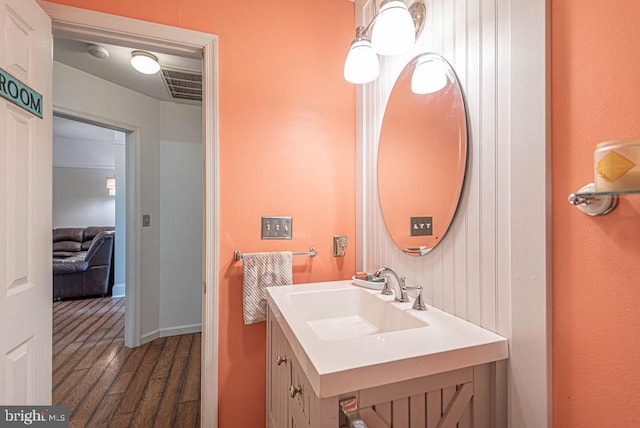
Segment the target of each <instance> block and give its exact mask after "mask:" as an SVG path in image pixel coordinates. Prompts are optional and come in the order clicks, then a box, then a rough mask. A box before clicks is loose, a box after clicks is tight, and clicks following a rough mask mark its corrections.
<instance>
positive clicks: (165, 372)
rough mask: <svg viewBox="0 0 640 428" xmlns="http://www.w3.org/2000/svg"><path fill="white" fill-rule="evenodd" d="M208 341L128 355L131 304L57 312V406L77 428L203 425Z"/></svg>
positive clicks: (187, 338) (89, 303) (71, 306)
mask: <svg viewBox="0 0 640 428" xmlns="http://www.w3.org/2000/svg"><path fill="white" fill-rule="evenodd" d="M200 343H201V334H200V333H196V334H186V335H182V336H171V337H166V338H159V339H156V340H154V341H152V342H149V343H147V344H145V345H142V346H140V347H138V348H135V349H131V348H125V347H124V298H114V299H111V298H96V299H85V300H73V301H62V302H54V304H53V404H55V405H66V406H69V413H70V421H71V424H70V426H71V427H94V426H105V427H107V426H108V427H128V426H145V427H150V426H157V427H174V426H180V427H197V426H199V425H200Z"/></svg>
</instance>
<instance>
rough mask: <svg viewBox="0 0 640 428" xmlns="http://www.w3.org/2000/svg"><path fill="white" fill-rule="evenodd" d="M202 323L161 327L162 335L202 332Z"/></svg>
mask: <svg viewBox="0 0 640 428" xmlns="http://www.w3.org/2000/svg"><path fill="white" fill-rule="evenodd" d="M201 331H202V324H191V325H181V326H177V327H168V328H161V329H160V330H159V333H160V337H169V336H178V335H180V334H191V333H200V332H201Z"/></svg>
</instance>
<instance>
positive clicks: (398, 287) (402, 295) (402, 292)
mask: <svg viewBox="0 0 640 428" xmlns="http://www.w3.org/2000/svg"><path fill="white" fill-rule="evenodd" d="M373 276H374V277H376V278H384V287H383V288H382V294H386V295H391V294H394V295H395V300H396V302H403V303H404V302H408V301H409V296H408V295H407V290H417V291H418V295H417V297H416V300H415V302H413V309H417V310H419V311H426V310H427V306H426V305H425V304H424V300H423V298H422V286H420V285H416V286H415V287H408V286H406V285H405V283H404V282H405V278H404V277H401V276H399V275H398V274H397V273H395V272H394V271H393V269H391V268H388V267H383V268H380V269H378V271H377V272H376V273H375V274H374V275H373ZM389 276H391V277H392V278H393V291H391V288H390V287H389Z"/></svg>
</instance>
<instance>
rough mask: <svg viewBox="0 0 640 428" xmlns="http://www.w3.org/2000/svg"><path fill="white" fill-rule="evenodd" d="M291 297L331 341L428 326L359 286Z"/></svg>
mask: <svg viewBox="0 0 640 428" xmlns="http://www.w3.org/2000/svg"><path fill="white" fill-rule="evenodd" d="M290 298H291V302H292V303H293V305H294V306H295V307H296V308H298V309H299V313H300V315H301V317H302V318H303V319H304V320H305V321H306V322H307V324H308V325H309V327H310V328H311V330H312V331H313V332H314V333H315V334H316V336H318V337H319V338H320V339H322V340H327V341H331V340H344V339H351V338H355V337H359V336H367V335H370V334H380V333H388V332H392V331H398V330H407V329H412V328H419V327H426V326H427V325H428V324H427V323H426V322H425V321H421V320H419V319H418V318H415V317H413V316H411V315H408V314H407V313H406V312H404V311H403V310H401V309H399V308H398V307H397V306H394V305H391V304H390V303H389V302H387V301H385V300H382V299H379V298H377V297H376V296H375V295H373V294H371V293H369V292H367V291H365V290H363V289H360V288H355V287H352V288H345V289H338V290H328V291H305V292H299V293H295V292H294V293H291V294H290Z"/></svg>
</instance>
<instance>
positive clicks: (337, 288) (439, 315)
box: [267, 281, 509, 398]
mask: <svg viewBox="0 0 640 428" xmlns="http://www.w3.org/2000/svg"><path fill="white" fill-rule="evenodd" d="M267 302H268V304H269V307H270V308H271V310H272V311H273V314H274V316H275V320H276V321H277V323H278V324H279V325H280V327H281V328H282V331H283V333H284V335H285V336H286V338H287V341H288V342H289V344H290V345H291V348H292V350H293V352H294V354H295V356H296V359H297V360H298V362H299V364H300V366H301V369H302V371H303V372H304V373H305V375H306V377H307V378H308V379H309V381H310V383H311V387H312V388H313V390H314V392H315V393H316V395H317V396H318V397H320V398H326V397H333V396H338V395H340V394H344V393H348V392H352V391H358V390H362V389H366V388H371V387H374V386H379V385H387V384H390V383H394V382H400V381H403V380H407V379H414V378H417V377H421V376H428V375H432V374H436V373H443V372H446V371H450V370H455V369H459V368H463V367H471V366H475V365H478V364H484V363H488V362H492V361H498V360H502V359H504V358H507V357H508V355H509V353H508V349H507V340H506V339H505V338H504V337H502V336H499V335H497V334H495V333H493V332H490V331H488V330H485V329H483V328H481V327H479V326H477V325H474V324H472V323H470V322H467V321H465V320H463V319H461V318H458V317H455V316H453V315H451V314H448V313H446V312H443V311H441V310H439V309H436V308H434V307H431V306H429V305H427V310H426V311H417V310H415V309H412V303H413V302H410V303H398V302H394V301H393V296H383V295H381V294H380V291H379V290H369V289H364V288H360V287H356V286H354V285H353V284H352V282H351V281H333V282H323V283H311V284H302V285H287V286H282V287H268V288H267Z"/></svg>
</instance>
